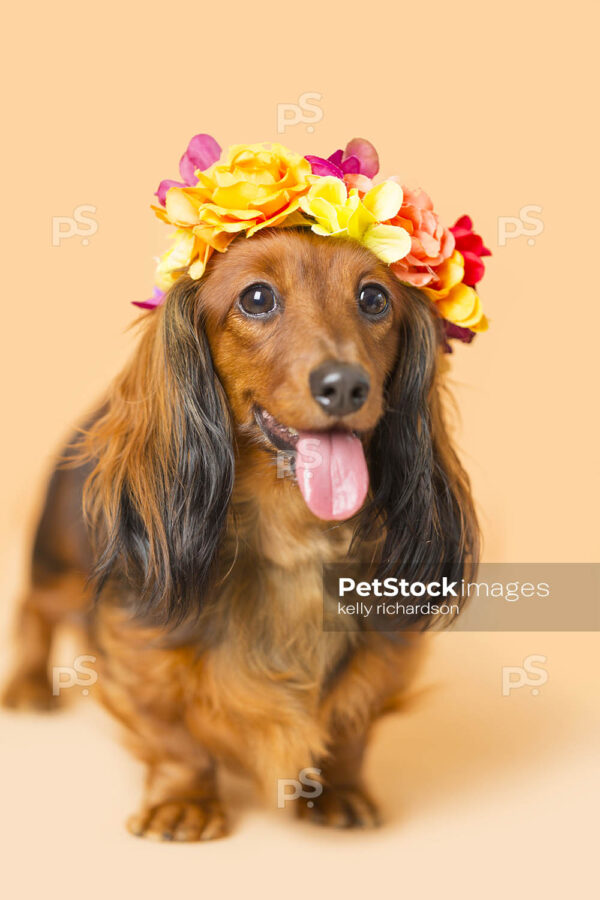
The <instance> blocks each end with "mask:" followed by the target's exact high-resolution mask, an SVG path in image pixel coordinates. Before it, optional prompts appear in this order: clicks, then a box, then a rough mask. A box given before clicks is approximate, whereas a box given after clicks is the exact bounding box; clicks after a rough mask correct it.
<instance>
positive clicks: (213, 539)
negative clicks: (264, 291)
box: [83, 278, 234, 625]
mask: <svg viewBox="0 0 600 900" xmlns="http://www.w3.org/2000/svg"><path fill="white" fill-rule="evenodd" d="M198 291H199V286H198V282H194V281H192V280H191V279H189V278H182V279H180V280H179V281H178V282H177V283H176V284H175V286H174V287H173V288H172V289H171V290H170V291H169V293H168V295H167V297H166V299H165V302H164V304H163V305H162V306H161V307H160V308H158V309H157V310H155V311H153V312H152V313H151V314H150V315H149V316H148V317H147V321H146V322H145V323H144V324H145V328H146V330H145V332H144V334H143V336H142V340H141V343H140V346H139V347H138V349H137V352H136V353H135V355H134V357H133V359H132V361H131V362H130V364H129V365H128V366H127V367H126V369H125V370H124V372H123V373H122V374H121V375H120V376H119V377H118V378H117V380H116V381H115V383H114V384H113V386H112V389H111V393H110V395H109V398H108V401H107V404H106V405H105V406H104V407H103V409H102V411H101V413H100V416H99V418H98V419H97V420H96V421H95V422H94V423H93V424H92V426H91V427H90V428H89V429H88V430H87V432H86V433H85V435H84V439H83V446H84V451H85V453H86V454H87V455H88V457H89V458H92V459H94V460H95V462H96V466H95V469H94V471H93V472H92V474H91V475H90V477H89V479H88V482H87V484H86V489H85V492H84V505H85V509H86V513H87V517H88V521H89V522H90V525H91V531H92V538H93V543H94V544H95V548H94V549H95V560H96V562H95V569H94V573H93V578H94V581H95V583H96V588H97V592H99V591H101V590H102V588H103V586H104V585H105V583H106V582H107V580H108V579H109V578H113V577H117V578H120V579H124V580H125V582H126V583H127V585H128V586H129V587H130V588H131V592H130V593H131V594H132V598H133V599H132V603H133V611H134V613H135V614H136V615H139V616H141V617H144V618H146V619H147V620H148V621H150V622H152V623H155V624H161V625H176V624H179V623H180V622H182V621H183V620H184V619H186V617H188V616H190V615H193V614H194V613H196V612H198V611H199V609H200V605H201V603H202V600H203V598H204V597H205V595H206V592H207V590H208V588H209V586H210V584H211V578H212V576H213V572H214V567H215V561H216V556H217V552H218V548H219V543H220V539H221V536H222V533H223V530H224V527H225V521H226V516H227V508H228V504H229V500H230V496H231V490H232V486H233V473H234V456H233V446H232V427H231V420H230V415H229V411H228V406H227V401H226V397H225V394H224V391H223V388H222V386H221V383H220V382H219V380H218V377H217V375H216V373H215V371H214V368H213V364H212V359H211V355H210V349H209V346H208V342H207V339H206V336H205V334H204V330H203V327H202V323H201V320H200V315H199V312H198V299H197V298H198Z"/></svg>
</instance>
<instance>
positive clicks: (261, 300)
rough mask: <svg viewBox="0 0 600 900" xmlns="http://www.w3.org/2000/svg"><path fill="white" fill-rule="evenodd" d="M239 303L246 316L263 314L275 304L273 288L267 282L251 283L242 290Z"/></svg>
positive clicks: (272, 308)
mask: <svg viewBox="0 0 600 900" xmlns="http://www.w3.org/2000/svg"><path fill="white" fill-rule="evenodd" d="M239 305H240V307H241V308H242V310H243V311H244V312H245V313H246V315H247V316H265V315H266V314H267V313H270V312H273V310H274V309H275V307H276V306H277V300H276V299H275V293H274V291H273V288H270V287H269V286H268V285H267V284H252V285H250V287H248V288H246V290H245V291H242V293H241V295H240V299H239Z"/></svg>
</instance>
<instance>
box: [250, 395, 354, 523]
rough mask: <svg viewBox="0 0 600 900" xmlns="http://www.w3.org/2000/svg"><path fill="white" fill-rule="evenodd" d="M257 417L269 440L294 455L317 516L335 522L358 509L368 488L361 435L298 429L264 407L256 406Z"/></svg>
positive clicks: (304, 491) (300, 484) (307, 499)
mask: <svg viewBox="0 0 600 900" xmlns="http://www.w3.org/2000/svg"><path fill="white" fill-rule="evenodd" d="M254 418H255V421H256V424H257V425H258V427H259V428H260V430H261V431H262V433H263V435H264V436H265V438H266V439H267V440H268V441H269V443H270V444H271V445H272V446H273V447H275V448H276V449H277V450H280V451H281V452H283V453H287V454H289V455H291V456H292V457H293V459H294V463H295V472H296V478H297V481H298V487H299V488H300V491H301V493H302V496H303V497H304V500H305V502H306V505H307V506H308V508H309V509H310V510H311V512H312V513H314V515H315V516H318V517H319V518H320V519H325V520H327V521H335V520H343V519H349V518H350V517H351V516H353V515H354V514H355V513H357V512H358V510H359V509H360V508H361V506H362V505H363V503H364V501H365V497H366V496H367V491H368V490H369V472H368V469H367V463H366V460H365V454H364V450H363V445H362V441H361V440H360V438H359V437H358V435H356V434H355V433H353V432H350V431H341V430H332V431H296V429H295V428H289V427H287V426H286V425H282V424H281V422H278V421H277V419H276V418H275V417H274V416H272V415H271V413H269V412H267V410H266V409H263V408H262V407H255V408H254Z"/></svg>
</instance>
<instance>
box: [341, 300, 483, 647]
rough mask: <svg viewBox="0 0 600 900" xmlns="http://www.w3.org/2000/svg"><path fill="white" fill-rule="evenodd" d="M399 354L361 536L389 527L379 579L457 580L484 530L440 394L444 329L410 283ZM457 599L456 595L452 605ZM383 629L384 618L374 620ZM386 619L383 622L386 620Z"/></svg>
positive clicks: (417, 620) (472, 562)
mask: <svg viewBox="0 0 600 900" xmlns="http://www.w3.org/2000/svg"><path fill="white" fill-rule="evenodd" d="M404 299H405V315H404V319H403V323H402V327H401V333H400V338H399V346H398V357H397V362H396V366H395V369H394V371H393V372H392V374H391V376H390V378H389V383H388V385H387V398H386V399H387V411H386V413H385V415H384V416H383V418H382V420H381V421H380V423H379V425H378V426H377V429H376V430H375V433H374V435H373V439H372V442H371V445H370V448H369V469H370V474H371V485H372V491H373V501H372V503H371V505H370V506H369V507H368V508H367V509H366V511H365V515H364V518H363V520H362V521H361V523H360V525H359V534H358V536H359V537H360V536H367V535H370V536H371V537H372V536H373V534H376V533H377V531H381V527H382V526H383V528H384V533H385V540H384V543H383V548H382V552H381V565H380V570H379V573H378V574H379V576H380V577H382V578H383V577H388V576H395V577H398V578H405V579H406V580H407V581H411V582H414V581H421V582H425V583H427V582H430V581H437V580H439V579H440V578H442V577H443V576H444V575H446V576H447V577H448V579H449V580H450V581H458V582H459V584H460V580H461V579H462V578H463V576H464V577H471V575H472V574H473V573H474V570H475V567H476V565H477V559H478V552H479V530H478V526H477V520H476V516H475V511H474V508H473V502H472V499H471V492H470V487H469V479H468V477H467V475H466V473H465V471H464V469H463V468H462V466H461V464H460V462H459V460H458V457H457V455H456V453H455V451H454V449H453V447H452V443H451V440H450V437H449V434H448V431H447V428H446V425H445V421H444V415H443V409H442V403H441V398H440V373H439V365H440V357H441V354H440V346H441V342H440V333H439V332H440V329H439V325H440V324H441V323H438V322H437V321H436V319H435V318H434V314H433V313H432V310H431V304H430V302H429V300H428V299H427V298H426V297H425V296H424V295H423V294H422V293H421V292H420V291H418V290H417V289H414V288H404ZM455 602H456V600H455V599H454V598H452V603H455ZM371 624H372V625H374V627H378V624H379V623H371ZM381 624H383V623H381ZM432 624H433V620H432V619H431V617H428V616H424V617H419V616H415V617H405V618H401V619H398V620H397V621H395V622H394V623H392V625H391V624H390V622H389V621H387V622H386V624H385V627H386V628H390V627H393V628H397V629H398V630H401V629H402V628H407V627H415V626H417V627H419V628H427V627H429V626H431V625H432Z"/></svg>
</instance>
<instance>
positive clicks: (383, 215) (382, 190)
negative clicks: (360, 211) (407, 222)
mask: <svg viewBox="0 0 600 900" xmlns="http://www.w3.org/2000/svg"><path fill="white" fill-rule="evenodd" d="M362 202H363V203H364V205H365V206H366V207H367V209H368V210H369V212H371V213H373V215H374V216H375V218H376V219H377V221H378V222H386V221H387V220H388V219H393V218H394V216H395V215H397V214H398V211H399V209H400V207H401V206H402V188H401V187H400V185H399V184H397V183H396V182H395V181H384V182H383V184H378V185H377V186H376V187H374V188H371V190H370V191H367V193H366V194H365V196H364V197H363V201H362Z"/></svg>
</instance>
